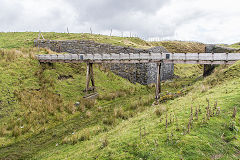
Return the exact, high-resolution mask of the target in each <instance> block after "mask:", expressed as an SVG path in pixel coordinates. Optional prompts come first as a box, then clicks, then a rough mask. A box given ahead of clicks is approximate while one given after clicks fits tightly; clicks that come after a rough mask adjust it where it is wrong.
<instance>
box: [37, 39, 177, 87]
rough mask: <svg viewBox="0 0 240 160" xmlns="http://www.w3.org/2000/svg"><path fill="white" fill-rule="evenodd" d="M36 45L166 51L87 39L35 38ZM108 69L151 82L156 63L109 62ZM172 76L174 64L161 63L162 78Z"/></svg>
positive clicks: (98, 50)
mask: <svg viewBox="0 0 240 160" xmlns="http://www.w3.org/2000/svg"><path fill="white" fill-rule="evenodd" d="M34 44H35V46H36V47H41V48H49V49H51V50H52V51H55V52H67V53H72V54H87V53H118V54H119V53H140V52H141V53H150V52H153V53H154V52H155V53H158V52H168V51H167V50H166V49H165V48H163V47H154V48H151V49H147V50H146V49H135V48H131V47H122V46H114V45H110V44H101V43H96V42H94V41H88V40H64V41H58V40H35V41H34ZM110 69H111V71H112V72H114V73H115V74H117V75H119V76H121V77H123V78H126V79H128V80H129V81H131V82H132V83H136V82H137V83H140V84H144V85H147V84H151V83H155V82H156V71H157V65H156V64H155V63H140V64H111V65H110ZM173 76H174V65H173V64H163V65H162V70H161V78H162V80H167V79H172V78H173Z"/></svg>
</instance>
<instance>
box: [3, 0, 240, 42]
mask: <svg viewBox="0 0 240 160" xmlns="http://www.w3.org/2000/svg"><path fill="white" fill-rule="evenodd" d="M239 6H240V2H239V0H131V1H129V0H121V1H115V0H88V1H85V0H51V1H50V0H38V1H36V0H21V1H19V0H11V1H9V0H0V21H1V23H0V31H38V30H41V31H56V32H65V31H66V28H67V27H68V28H69V29H70V31H71V32H80V33H81V32H89V28H90V27H91V28H92V30H93V32H94V33H101V34H109V33H110V30H111V29H113V34H115V35H116V34H117V35H121V34H122V33H124V35H129V34H130V32H131V33H132V34H135V35H138V36H140V37H145V38H152V37H158V38H159V39H171V40H175V39H177V40H194V41H200V42H205V43H234V42H238V41H240V31H239V30H240V29H239V28H240V9H239Z"/></svg>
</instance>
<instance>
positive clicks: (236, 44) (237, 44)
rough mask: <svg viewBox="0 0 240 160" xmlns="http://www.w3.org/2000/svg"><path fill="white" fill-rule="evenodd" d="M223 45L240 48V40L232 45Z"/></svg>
mask: <svg viewBox="0 0 240 160" xmlns="http://www.w3.org/2000/svg"><path fill="white" fill-rule="evenodd" d="M221 46H225V47H230V48H236V49H240V42H238V43H234V44H230V45H226V44H221Z"/></svg>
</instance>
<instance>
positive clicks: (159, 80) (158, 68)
mask: <svg viewBox="0 0 240 160" xmlns="http://www.w3.org/2000/svg"><path fill="white" fill-rule="evenodd" d="M161 66H162V63H157V81H156V96H155V99H156V101H157V100H159V99H160V93H161Z"/></svg>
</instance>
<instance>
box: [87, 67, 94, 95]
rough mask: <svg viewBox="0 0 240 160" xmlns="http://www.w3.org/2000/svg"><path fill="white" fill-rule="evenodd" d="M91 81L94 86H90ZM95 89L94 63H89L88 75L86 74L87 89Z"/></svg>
mask: <svg viewBox="0 0 240 160" xmlns="http://www.w3.org/2000/svg"><path fill="white" fill-rule="evenodd" d="M90 81H91V82H92V87H91V88H90V87H89V83H90ZM94 90H95V82H94V77H93V63H87V76H86V89H85V91H86V92H88V91H94Z"/></svg>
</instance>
